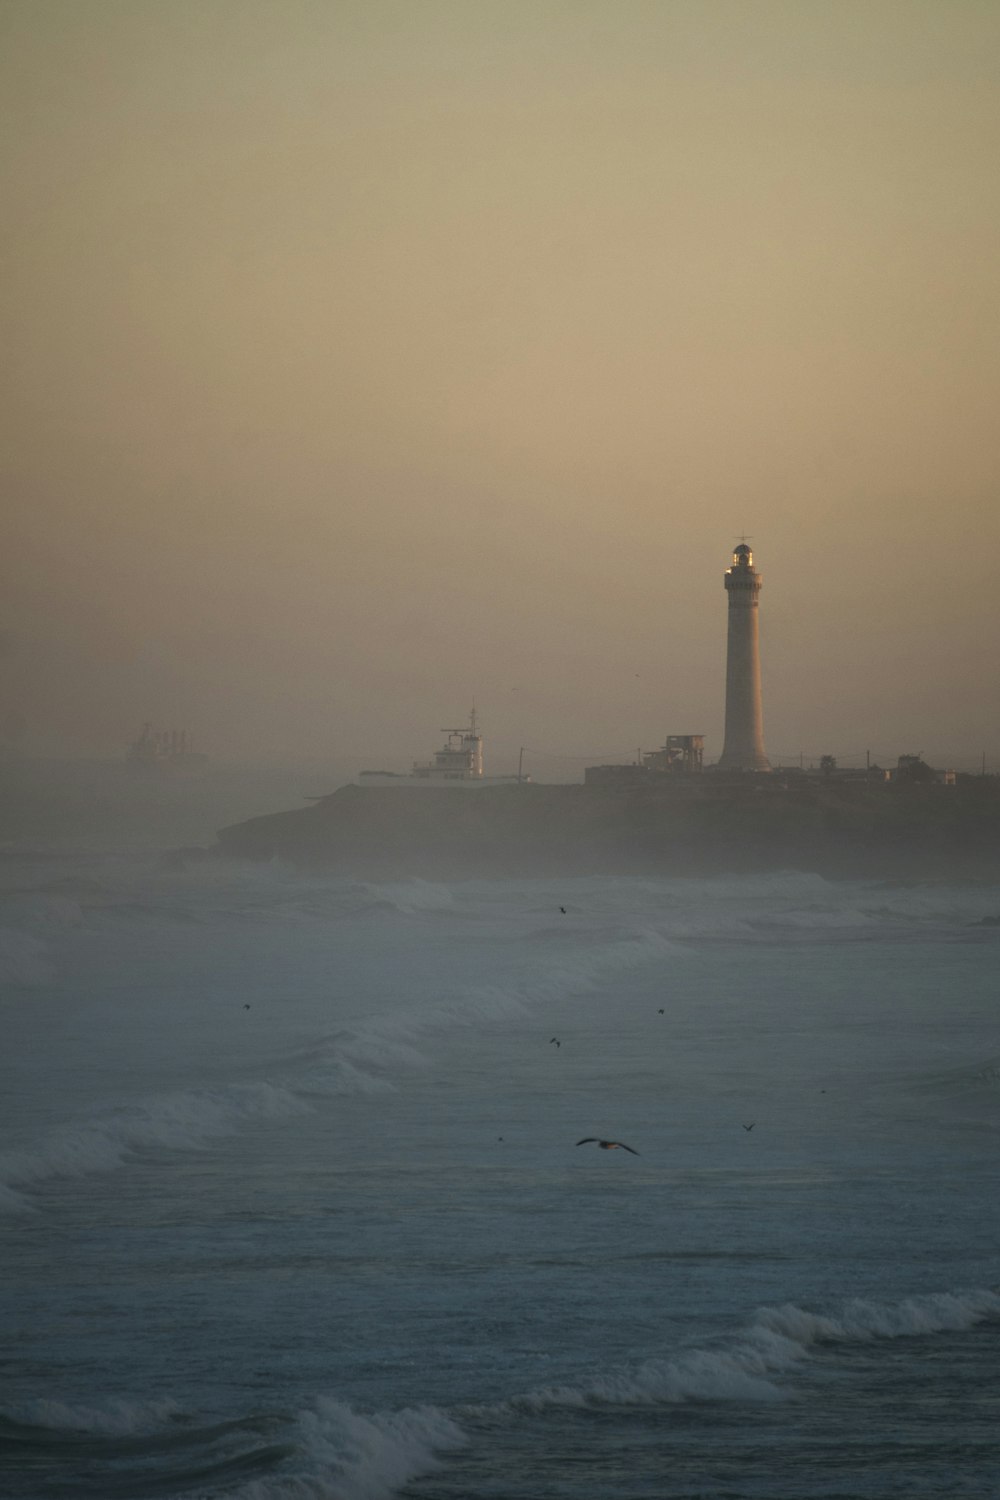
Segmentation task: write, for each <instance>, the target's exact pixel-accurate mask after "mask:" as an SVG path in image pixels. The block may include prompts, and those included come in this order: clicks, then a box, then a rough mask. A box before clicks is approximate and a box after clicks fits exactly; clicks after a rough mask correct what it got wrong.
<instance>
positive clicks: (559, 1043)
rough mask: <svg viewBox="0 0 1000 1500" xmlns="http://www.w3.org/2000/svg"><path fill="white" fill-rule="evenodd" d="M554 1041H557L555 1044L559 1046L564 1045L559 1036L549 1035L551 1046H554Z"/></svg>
mask: <svg viewBox="0 0 1000 1500" xmlns="http://www.w3.org/2000/svg"><path fill="white" fill-rule="evenodd" d="M553 1042H555V1044H556V1046H557V1047H561V1046H562V1042H561V1041H560V1040H559V1038H558V1037H557V1036H550V1037H549V1046H550V1047H551V1046H552V1043H553Z"/></svg>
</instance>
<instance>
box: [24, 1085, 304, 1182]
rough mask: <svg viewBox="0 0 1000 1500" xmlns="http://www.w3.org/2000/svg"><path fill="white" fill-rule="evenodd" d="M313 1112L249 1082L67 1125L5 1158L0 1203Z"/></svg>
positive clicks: (288, 1094) (282, 1092) (286, 1094)
mask: <svg viewBox="0 0 1000 1500" xmlns="http://www.w3.org/2000/svg"><path fill="white" fill-rule="evenodd" d="M308 1112H309V1106H308V1104H307V1103H306V1102H305V1101H304V1100H303V1099H301V1098H300V1097H299V1096H298V1095H297V1094H295V1093H293V1092H292V1091H291V1090H289V1089H285V1088H276V1087H275V1086H274V1085H273V1084H270V1083H242V1084H232V1085H230V1086H229V1087H228V1088H225V1089H220V1090H217V1091H214V1092H212V1091H209V1090H203V1091H194V1090H192V1091H190V1092H187V1093H179V1094H171V1095H167V1096H166V1097H164V1098H161V1099H152V1100H149V1101H147V1102H145V1103H143V1104H141V1105H132V1106H128V1107H125V1108H122V1109H120V1110H118V1111H116V1112H115V1113H114V1114H111V1115H108V1116H106V1117H105V1118H104V1119H100V1120H91V1121H87V1122H85V1123H81V1124H76V1125H64V1126H62V1127H60V1128H59V1129H58V1130H54V1131H52V1132H51V1133H50V1134H49V1135H48V1136H47V1137H46V1138H45V1139H44V1140H43V1141H42V1142H41V1143H39V1144H38V1145H37V1146H35V1147H34V1148H32V1149H22V1150H12V1151H5V1152H4V1153H3V1154H2V1155H0V1207H6V1208H7V1209H8V1210H12V1209H13V1210H16V1209H18V1208H20V1209H24V1208H25V1207H27V1204H26V1201H25V1200H24V1199H23V1198H22V1197H21V1195H20V1194H19V1193H18V1192H17V1189H19V1188H27V1187H31V1186H33V1185H37V1184H38V1183H41V1182H44V1181H46V1180H47V1179H49V1178H53V1177H83V1176H86V1175H87V1174H89V1173H91V1172H109V1171H112V1170H114V1169H115V1168H116V1167H120V1166H121V1165H122V1164H123V1163H124V1162H125V1161H127V1160H128V1159H130V1158H131V1157H133V1156H135V1154H136V1153H138V1152H140V1151H142V1150H144V1149H149V1148H156V1147H167V1148H172V1149H174V1150H194V1149H197V1148H198V1147H200V1146H202V1145H204V1144H205V1143H206V1142H207V1141H209V1140H211V1139H213V1138H215V1137H219V1136H226V1135H232V1134H234V1133H235V1132H236V1131H238V1130H239V1129H240V1128H241V1126H243V1125H244V1124H246V1123H247V1122H248V1121H250V1120H254V1119H275V1118H280V1117H282V1116H287V1115H294V1114H307V1113H308Z"/></svg>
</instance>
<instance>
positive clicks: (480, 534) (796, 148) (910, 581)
mask: <svg viewBox="0 0 1000 1500" xmlns="http://www.w3.org/2000/svg"><path fill="white" fill-rule="evenodd" d="M998 31H1000V15H998V12H997V9H996V7H995V5H992V4H987V3H985V0H982V3H981V0H953V3H949V4H947V5H945V4H939V3H933V0H932V3H926V4H924V3H919V4H914V3H902V0H900V3H896V0H884V3H880V4H879V5H877V6H872V5H868V4H861V3H855V0H845V3H842V4H838V5H835V6H833V5H826V4H821V3H813V0H760V3H757V4H754V5H753V6H746V5H743V4H741V3H738V0H712V3H710V4H703V3H700V0H697V3H695V0H676V3H671V4H661V3H657V0H632V3H630V4H629V5H627V6H622V5H618V4H612V3H610V0H575V3H573V4H564V3H562V0H542V3H534V0H533V3H528V0H503V3H500V0H479V3H477V4H475V5H461V4H453V3H450V0H425V3H422V4H420V5H419V6H415V5H412V4H410V3H409V0H282V3H281V4H278V3H275V0H211V3H204V0H172V3H171V4H169V5H156V4H135V5H122V4H120V3H117V0H87V3H86V4H81V3H78V0H2V3H0V33H2V40H3V46H2V48H0V85H2V91H3V98H4V111H5V129H4V131H3V139H2V144H0V171H2V174H3V185H4V193H5V201H6V204H7V226H8V233H7V238H6V241H5V246H4V277H3V291H2V294H0V295H2V297H3V302H4V316H5V323H4V330H5V331H4V341H5V351H6V354H7V358H6V360H5V370H6V375H7V386H6V389H5V396H4V401H3V403H2V406H0V410H2V417H0V421H2V422H3V426H4V453H5V460H4V464H5V473H4V492H5V505H4V509H5V516H6V523H7V526H8V528H9V529H8V531H7V533H6V540H5V547H4V556H5V564H6V576H5V580H4V590H3V611H2V618H0V628H2V631H3V635H2V645H3V652H2V656H0V721H2V732H3V735H4V737H5V739H6V741H7V742H8V743H9V744H11V745H14V746H15V747H19V748H20V749H21V750H22V751H23V752H24V753H29V754H45V755H78V754H86V755H99V756H108V755H118V754H120V753H121V750H122V747H123V746H124V745H125V744H126V743H127V742H128V741H129V740H130V739H131V738H132V737H133V736H134V735H135V734H136V733H137V732H138V729H139V726H140V725H141V724H142V722H143V721H145V720H147V719H151V720H153V721H155V722H156V723H158V724H160V725H161V726H163V727H167V728H171V727H177V728H186V729H188V730H190V731H191V732H192V733H193V734H194V736H195V738H196V741H197V743H198V744H199V746H200V748H202V749H203V750H206V751H208V752H209V753H211V754H212V755H213V757H214V758H216V759H218V760H225V761H232V760H237V761H243V762H252V763H274V762H276V761H277V762H290V761H299V760H301V759H303V758H304V759H307V760H309V761H311V762H317V761H323V762H326V761H331V760H338V759H340V758H343V759H344V760H345V761H346V762H347V763H349V764H350V765H351V766H357V765H358V764H372V763H376V764H385V763H386V762H387V761H388V762H389V764H390V766H391V768H393V769H406V767H407V766H408V765H409V762H410V760H411V759H412V758H413V757H414V756H419V755H427V754H429V753H430V752H431V751H432V750H433V749H434V748H435V746H436V740H437V734H438V728H439V726H440V725H442V724H451V723H453V722H461V721H462V719H463V718H464V715H465V714H466V712H467V710H468V705H469V703H470V701H471V700H472V698H473V697H475V699H476V701H477V703H478V704H479V706H480V709H481V712H482V715H483V722H484V727H485V730H486V733H487V737H488V738H487V754H488V757H489V765H490V768H491V769H492V770H494V771H510V770H512V769H513V768H514V766H515V765H516V760H517V756H518V753H519V751H520V749H521V748H522V747H527V749H528V750H529V751H530V755H529V757H528V766H529V769H531V770H532V771H533V773H534V774H535V775H536V776H540V777H544V776H545V775H547V774H548V775H551V774H553V773H554V772H557V773H558V774H559V775H562V776H569V775H573V774H578V771H579V769H580V766H581V765H582V763H583V761H584V760H585V759H586V758H598V759H600V758H607V757H608V756H609V755H614V756H620V755H621V754H622V753H625V752H631V751H632V749H633V748H634V747H636V746H640V745H641V746H642V747H644V748H651V747H652V746H655V745H658V744H660V743H662V740H663V736H664V735H665V734H666V733H703V734H705V735H706V737H707V751H708V755H709V758H710V759H711V758H714V757H716V756H717V755H718V754H719V753H720V750H721V730H722V714H723V682H724V661H723V651H724V641H725V619H724V609H725V597H724V594H723V591H722V580H721V574H722V571H723V569H724V567H725V566H726V565H727V562H728V557H729V551H730V548H731V546H732V545H733V542H734V540H735V539H736V537H738V536H739V535H740V534H741V533H742V532H743V531H746V532H748V533H749V534H750V536H751V540H752V544H753V546H754V549H755V556H756V560H757V563H758V565H759V566H760V568H761V570H762V573H763V576H764V593H763V596H762V651H763V670H764V693H765V730H766V742H767V747H768V751H769V753H770V754H771V756H772V758H779V759H782V758H783V759H788V758H791V757H797V756H798V755H799V753H800V752H801V753H803V754H805V755H807V756H818V755H819V754H821V753H833V754H835V755H837V756H838V757H839V758H840V759H841V760H842V761H845V762H846V761H853V762H854V763H858V762H859V761H863V757H864V752H865V750H866V749H867V750H871V751H872V753H873V755H874V756H875V757H876V758H879V759H884V760H887V759H888V758H889V757H895V755H896V754H898V753H900V752H911V751H912V752H915V751H922V752H923V753H924V754H925V755H926V756H928V757H929V758H930V759H931V760H932V762H934V763H935V764H957V765H960V766H966V767H970V768H971V767H973V766H976V765H978V764H979V763H980V758H981V756H982V754H983V753H984V752H985V753H986V754H987V756H988V758H989V760H990V763H991V765H994V766H995V765H997V764H1000V734H998V728H1000V726H998V722H997V703H996V695H995V693H994V692H992V691H991V690H990V689H989V684H990V683H991V681H992V678H993V664H994V662H995V659H996V655H997V648H998V645H1000V642H998V639H997V623H996V611H995V609H994V607H993V569H994V557H995V554H996V550H997V542H998V539H1000V538H998V519H997V517H998V511H997V506H996V503H995V495H996V444H995V440H994V427H995V412H996V408H997V349H996V340H995V337H994V328H995V321H996V310H997V308H996V278H995V254H994V250H995V245H996V243H997V238H998V228H1000V224H998V201H997V176H996V171H995V161H996V158H997V152H998V145H1000V139H998V109H1000V106H998V98H1000V93H998V90H997V87H996V83H997V79H996V62H995V59H996V56H997V45H998V40H1000V37H998ZM572 756H579V757H580V760H578V761H574V760H572V759H569V758H568V757H572ZM376 757H377V760H376Z"/></svg>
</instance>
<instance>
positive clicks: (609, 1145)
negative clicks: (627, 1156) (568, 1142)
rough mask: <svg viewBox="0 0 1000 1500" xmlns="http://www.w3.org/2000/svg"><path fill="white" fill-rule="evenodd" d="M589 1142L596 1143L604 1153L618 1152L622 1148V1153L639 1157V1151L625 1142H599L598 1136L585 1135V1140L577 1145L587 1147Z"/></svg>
mask: <svg viewBox="0 0 1000 1500" xmlns="http://www.w3.org/2000/svg"><path fill="white" fill-rule="evenodd" d="M588 1141H594V1142H596V1144H597V1145H598V1146H599V1147H600V1149H601V1150H602V1151H617V1150H618V1149H619V1148H620V1149H621V1150H622V1151H631V1152H632V1155H633V1156H638V1155H639V1153H638V1151H635V1150H633V1148H632V1147H631V1146H626V1144H625V1142H624V1141H602V1140H598V1138H597V1136H596V1135H585V1136H584V1138H583V1140H582V1141H577V1143H576V1144H577V1145H578V1146H585V1145H586V1144H587V1142H588Z"/></svg>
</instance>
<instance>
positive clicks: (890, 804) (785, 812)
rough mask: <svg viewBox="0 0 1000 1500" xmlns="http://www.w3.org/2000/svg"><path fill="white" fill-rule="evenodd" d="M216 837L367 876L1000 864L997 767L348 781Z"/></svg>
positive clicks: (228, 846) (914, 870)
mask: <svg viewBox="0 0 1000 1500" xmlns="http://www.w3.org/2000/svg"><path fill="white" fill-rule="evenodd" d="M218 848H219V852H220V853H222V854H225V855H228V856H235V857H242V858H249V859H275V858H277V859H283V860H288V861H291V862H293V863H296V864H303V865H314V866H321V867H323V868H327V869H334V870H339V871H342V872H343V873H345V874H352V875H357V876H359V877H360V878H389V877H395V876H408V875H422V876H425V877H430V878H438V879H461V878H466V877H473V876H531V875H560V874H566V875H572V874H576V875H587V874H666V875H685V874H688V875H708V874H714V873H739V872H750V871H755V870H769V869H772V870H773V869H802V870H810V871H814V872H816V873H819V874H824V875H830V876H845V877H860V878H866V877H870V878H888V879H935V878H956V877H958V878H985V879H1000V779H997V778H992V777H987V778H973V777H969V778H964V779H962V780H960V782H959V785H958V786H953V787H943V786H937V785H933V786H919V787H914V786H910V787H894V786H889V785H885V786H877V787H872V786H869V785H864V784H860V785H859V784H858V783H849V782H842V783H837V782H830V783H826V782H824V781H822V780H820V779H818V778H808V777H802V776H799V777H796V776H794V775H787V776H783V775H774V776H746V777H729V778H725V777H723V776H721V775H713V774H711V773H706V774H705V775H703V776H700V777H697V778H685V779H683V780H681V779H678V780H677V781H676V782H675V781H673V780H671V781H670V782H666V781H664V782H663V783H661V784H657V785H653V786H643V787H637V788H628V789H619V788H615V789H607V788H595V787H586V786H579V785H572V786H541V785H537V784H521V785H518V784H517V783H512V784H511V785H509V786H502V787H482V788H476V789H474V790H453V789H447V790H445V789H439V788H434V789H430V788H428V789H424V788H386V787H377V788H376V787H358V786H345V787H341V788H340V790H339V791H336V792H334V793H332V795H330V796H329V797H324V798H322V799H320V800H319V801H317V802H314V803H311V804H310V805H309V806H308V807H303V808H297V809H294V810H292V811H289V812H279V813H273V814H270V815H268V816H266V817H258V818H251V819H250V820H249V821H247V822H245V823H237V824H234V825H233V826H232V827H229V828H224V829H223V830H222V831H221V832H220V834H219V844H218Z"/></svg>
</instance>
